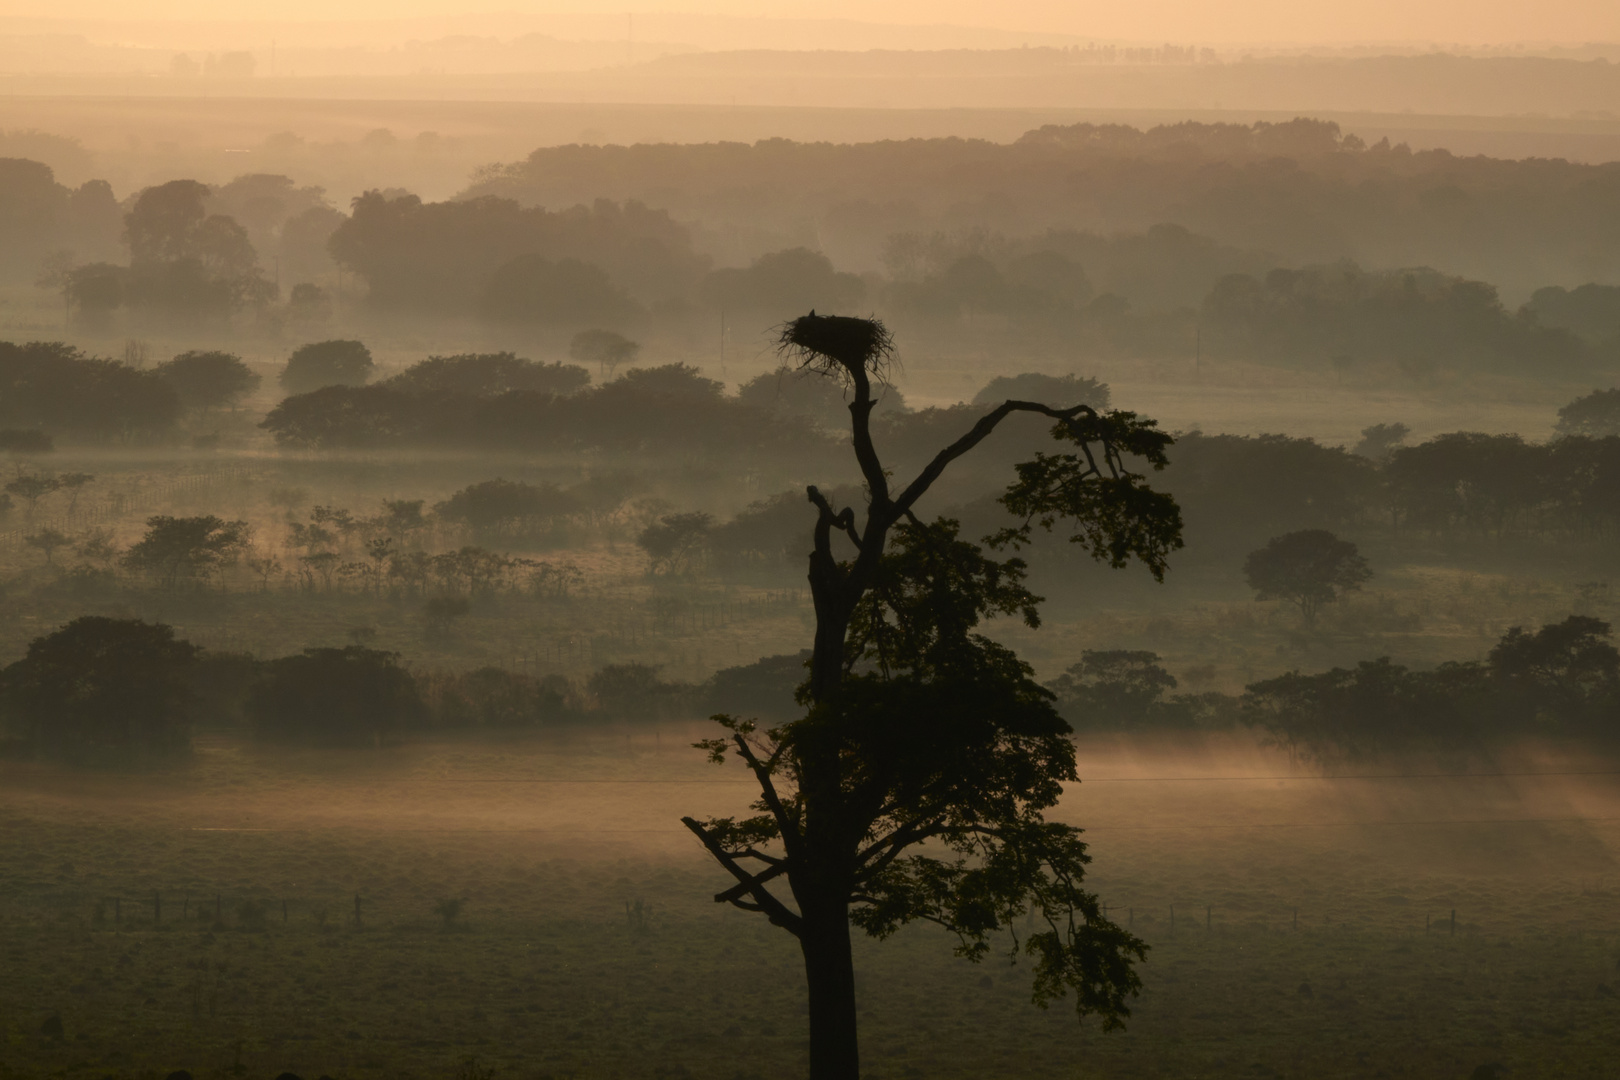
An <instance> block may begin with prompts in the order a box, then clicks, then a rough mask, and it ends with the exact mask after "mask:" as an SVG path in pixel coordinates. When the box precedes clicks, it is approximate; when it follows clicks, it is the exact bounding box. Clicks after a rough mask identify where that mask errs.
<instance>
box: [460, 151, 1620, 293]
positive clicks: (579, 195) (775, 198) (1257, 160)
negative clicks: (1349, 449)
mask: <svg viewBox="0 0 1620 1080" xmlns="http://www.w3.org/2000/svg"><path fill="white" fill-rule="evenodd" d="M1612 175H1613V167H1612V166H1611V165H1603V164H1595V165H1588V164H1582V163H1577V162H1569V161H1545V160H1536V159H1526V160H1506V159H1496V158H1488V157H1483V156H1480V157H1470V158H1459V157H1457V156H1455V155H1453V154H1451V153H1449V152H1447V151H1445V150H1424V151H1417V152H1413V151H1412V150H1410V149H1409V148H1408V147H1406V146H1405V145H1394V146H1392V145H1390V143H1389V142H1388V140H1383V141H1381V142H1379V143H1376V144H1374V145H1370V146H1369V145H1366V144H1364V143H1363V142H1362V141H1361V140H1360V139H1358V138H1356V137H1355V136H1353V135H1345V134H1344V133H1342V132H1341V130H1340V129H1339V126H1338V125H1337V124H1334V123H1330V122H1324V121H1319V120H1311V119H1298V120H1294V121H1290V122H1287V123H1280V124H1274V123H1267V122H1261V123H1257V124H1253V125H1244V124H1225V123H1215V124H1204V123H1177V124H1165V125H1161V126H1159V127H1155V128H1151V129H1147V130H1138V129H1135V128H1132V127H1129V126H1126V125H1119V124H1091V123H1080V124H1073V125H1049V126H1046V127H1043V128H1040V129H1038V130H1035V131H1030V132H1028V133H1026V134H1025V135H1024V136H1023V137H1022V138H1020V139H1018V140H1016V141H1015V142H1013V143H1011V144H997V143H991V142H987V141H983V140H974V139H952V138H938V139H915V140H906V141H883V142H868V143H855V144H843V145H834V144H829V143H801V142H794V141H791V140H787V139H767V140H761V141H760V142H757V143H754V144H752V145H748V144H743V143H708V144H701V145H697V144H694V145H682V144H667V143H665V144H653V143H648V144H641V145H635V146H554V147H543V148H541V149H538V150H536V151H534V152H533V153H532V154H530V155H529V157H528V158H527V159H525V160H523V161H519V162H515V163H512V164H510V165H507V166H504V167H500V168H492V169H488V170H485V171H484V172H483V173H482V174H481V175H480V176H479V177H477V178H476V180H475V182H474V183H473V185H472V186H471V187H470V188H468V189H467V191H466V192H464V193H463V195H462V197H463V198H473V197H478V196H484V195H495V196H501V197H505V198H510V199H515V200H517V201H518V202H519V203H521V204H523V205H528V206H559V205H562V206H567V205H572V204H574V203H578V202H588V201H589V200H591V199H595V198H602V197H605V198H610V199H619V200H625V199H641V200H644V201H656V203H657V204H658V205H659V206H662V207H665V208H667V209H668V210H670V211H671V212H672V213H674V214H675V215H677V216H679V217H681V218H689V217H695V218H701V219H703V220H704V221H706V222H707V223H709V224H710V225H711V227H714V226H717V225H718V226H722V227H723V226H724V225H729V224H736V225H743V224H746V225H747V226H749V227H751V228H758V227H760V225H761V224H762V223H765V224H767V225H769V226H774V227H777V228H779V229H781V230H782V231H784V232H786V231H789V230H791V229H793V228H795V227H796V226H797V225H798V223H799V222H802V221H804V220H814V221H816V222H817V227H818V232H819V234H820V235H821V236H822V237H824V238H825V242H826V243H827V245H828V247H829V250H833V249H836V250H840V251H853V252H860V253H862V254H863V255H865V256H867V257H868V258H872V259H873V260H874V261H875V257H876V256H877V255H878V253H879V251H878V249H881V246H882V244H883V242H884V238H886V237H888V236H891V235H894V234H898V233H906V232H910V233H914V234H919V235H923V236H927V235H929V234H931V233H933V232H936V231H939V232H945V233H954V232H964V233H970V232H974V231H980V232H982V231H986V230H1001V231H1006V232H1013V233H1018V232H1023V233H1033V232H1038V231H1041V230H1045V229H1047V228H1053V227H1055V228H1059V229H1075V230H1079V231H1085V230H1088V229H1101V228H1105V227H1106V228H1109V229H1117V230H1123V231H1126V232H1140V231H1142V230H1146V229H1148V228H1150V227H1151V226H1153V225H1156V224H1159V223H1162V222H1176V223H1179V224H1180V225H1182V226H1185V227H1186V228H1187V229H1190V230H1192V231H1194V232H1196V233H1201V234H1203V235H1204V236H1205V237H1209V238H1211V240H1213V241H1214V242H1216V243H1219V244H1222V245H1229V246H1233V247H1236V248H1240V249H1246V250H1250V251H1266V252H1271V253H1273V256H1274V258H1276V259H1277V260H1278V262H1280V263H1281V264H1282V265H1295V266H1298V265H1308V264H1312V263H1320V262H1323V261H1331V260H1334V259H1337V258H1341V257H1345V256H1354V257H1355V258H1358V259H1362V260H1365V261H1366V262H1368V263H1370V264H1372V265H1376V266H1384V267H1400V266H1424V265H1428V266H1450V267H1456V268H1458V269H1459V270H1460V271H1461V272H1462V273H1463V274H1465V275H1466V276H1469V277H1474V278H1480V279H1484V280H1488V281H1497V282H1501V283H1503V284H1504V285H1507V286H1510V287H1512V288H1515V289H1519V288H1534V287H1535V286H1536V285H1538V284H1542V283H1544V281H1545V280H1547V279H1546V278H1544V279H1543V282H1536V281H1533V280H1526V276H1527V274H1529V273H1535V272H1539V273H1545V274H1547V277H1548V278H1554V279H1556V278H1564V279H1567V278H1570V277H1573V276H1575V275H1577V274H1578V275H1580V276H1581V278H1584V279H1595V280H1611V279H1613V278H1614V277H1615V275H1616V273H1617V271H1620V263H1617V262H1616V259H1617V258H1620V256H1617V255H1615V254H1614V253H1615V252H1620V244H1617V243H1616V241H1617V239H1620V233H1617V232H1616V231H1615V230H1617V229H1620V225H1617V224H1616V222H1620V213H1616V210H1617V202H1616V200H1620V191H1617V190H1616V188H1615V186H1614V184H1613V183H1612ZM1077 177H1080V178H1083V181H1077V179H1076V178H1077ZM1077 182H1078V183H1080V186H1079V187H1078V188H1077V187H1076V184H1077ZM894 190H901V191H903V192H904V194H903V196H901V197H889V196H882V197H879V196H876V195H874V192H881V191H894ZM1077 191H1078V192H1079V193H1080V197H1078V198H1077V197H1076V194H1077ZM720 193H723V195H722V194H720ZM1273 265H1277V263H1273ZM1530 267H1536V268H1537V269H1536V270H1534V271H1531V270H1529V269H1528V268H1530ZM1555 267H1556V268H1559V269H1557V270H1554V269H1553V268H1555ZM1087 269H1088V271H1090V270H1091V269H1092V268H1091V266H1090V265H1089V264H1088V265H1087ZM1233 269H1234V270H1239V269H1242V268H1239V267H1234V268H1233ZM1245 272H1252V271H1245ZM1215 276H1219V275H1213V276H1211V277H1209V278H1206V279H1205V284H1204V285H1203V288H1205V289H1207V288H1208V283H1209V282H1210V281H1213V280H1214V277H1215ZM1111 288H1112V287H1111V286H1109V287H1107V288H1105V289H1099V291H1107V289H1111ZM1180 302H1181V303H1186V302H1188V301H1185V300H1183V301H1180Z"/></svg>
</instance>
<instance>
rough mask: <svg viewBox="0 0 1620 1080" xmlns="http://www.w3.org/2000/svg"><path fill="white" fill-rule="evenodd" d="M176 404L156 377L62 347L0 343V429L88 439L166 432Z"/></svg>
mask: <svg viewBox="0 0 1620 1080" xmlns="http://www.w3.org/2000/svg"><path fill="white" fill-rule="evenodd" d="M179 416H180V398H179V395H177V394H176V393H175V391H174V389H173V388H172V387H170V386H169V385H168V384H166V383H165V382H164V381H163V380H162V379H161V378H159V377H158V376H157V375H156V374H154V373H152V372H149V371H137V370H135V369H134V368H131V367H126V366H125V365H123V364H119V363H115V362H114V361H111V360H98V359H94V358H91V357H88V356H85V355H84V354H83V353H81V352H79V350H77V349H75V348H72V347H71V346H68V345H64V344H62V343H61V342H43V341H35V342H30V343H28V344H26V345H15V344H13V343H11V342H9V341H0V426H4V427H8V428H32V429H40V430H43V431H44V432H45V433H47V434H57V435H70V436H76V437H79V438H89V439H112V438H129V437H131V436H135V435H150V434H156V433H160V432H163V431H166V430H168V429H169V428H171V427H173V425H174V422H175V421H176V420H177V419H178V418H179Z"/></svg>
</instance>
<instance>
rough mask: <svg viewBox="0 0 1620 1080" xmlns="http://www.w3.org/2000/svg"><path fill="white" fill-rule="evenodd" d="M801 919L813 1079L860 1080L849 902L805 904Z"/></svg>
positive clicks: (833, 901) (814, 902)
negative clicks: (802, 920) (808, 991)
mask: <svg viewBox="0 0 1620 1080" xmlns="http://www.w3.org/2000/svg"><path fill="white" fill-rule="evenodd" d="M801 914H802V915H803V916H804V923H803V925H802V927H801V933H800V935H799V947H800V949H802V950H803V952H804V973H805V978H806V980H807V982H808V984H809V990H810V1080H859V1078H860V1071H861V1070H860V1049H859V1042H858V1035H857V1024H856V1018H855V960H854V956H853V954H852V953H851V951H850V939H849V906H848V902H847V901H843V900H839V899H837V898H828V899H827V900H821V899H817V900H815V901H813V902H811V903H809V904H806V905H803V907H802V911H801Z"/></svg>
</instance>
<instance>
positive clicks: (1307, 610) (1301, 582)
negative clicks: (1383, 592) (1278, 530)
mask: <svg viewBox="0 0 1620 1080" xmlns="http://www.w3.org/2000/svg"><path fill="white" fill-rule="evenodd" d="M1370 577H1372V570H1371V569H1370V568H1369V567H1368V566H1367V560H1366V559H1363V558H1362V557H1361V555H1360V553H1359V552H1358V551H1357V550H1356V545H1354V544H1352V543H1351V542H1350V541H1348V540H1340V539H1339V538H1338V537H1337V536H1334V535H1333V534H1332V533H1330V532H1328V531H1327V530H1326V529H1304V530H1301V531H1300V532H1291V533H1288V534H1286V535H1284V536H1279V537H1276V538H1274V539H1273V540H1272V541H1271V542H1270V543H1268V544H1267V545H1266V546H1265V547H1263V548H1260V549H1259V550H1257V551H1251V552H1249V557H1248V558H1247V559H1245V560H1244V562H1243V578H1244V580H1245V581H1247V582H1248V583H1249V588H1251V589H1253V590H1254V591H1255V596H1256V599H1259V600H1287V601H1288V602H1289V603H1291V604H1294V605H1295V606H1297V607H1298V608H1299V613H1300V615H1302V616H1303V617H1304V619H1305V625H1306V626H1307V627H1310V626H1315V625H1316V616H1317V613H1318V612H1320V611H1321V610H1322V606H1323V605H1324V604H1332V603H1337V602H1338V600H1339V598H1340V597H1342V596H1343V595H1344V594H1345V593H1347V592H1353V591H1355V590H1357V589H1359V588H1361V586H1362V584H1363V583H1364V582H1366V581H1367V579H1368V578H1370Z"/></svg>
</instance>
